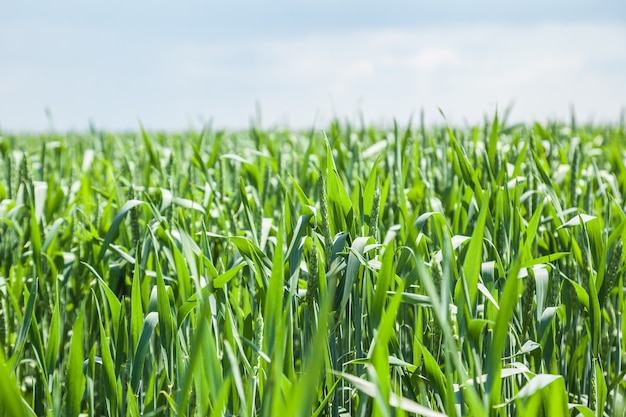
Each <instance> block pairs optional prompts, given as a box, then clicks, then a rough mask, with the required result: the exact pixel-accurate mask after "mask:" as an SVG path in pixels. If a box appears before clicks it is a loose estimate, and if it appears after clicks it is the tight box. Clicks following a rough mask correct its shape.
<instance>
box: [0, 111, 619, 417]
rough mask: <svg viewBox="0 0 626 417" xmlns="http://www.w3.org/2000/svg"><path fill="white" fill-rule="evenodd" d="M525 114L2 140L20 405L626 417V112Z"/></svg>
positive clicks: (9, 351)
mask: <svg viewBox="0 0 626 417" xmlns="http://www.w3.org/2000/svg"><path fill="white" fill-rule="evenodd" d="M503 119H505V118H500V119H499V118H498V116H496V117H490V118H488V120H487V121H486V122H485V123H484V124H481V125H476V126H466V127H463V128H457V127H445V126H444V127H424V125H423V124H420V123H416V124H414V125H409V126H402V127H400V126H398V125H396V124H392V125H390V127H388V128H383V127H376V126H372V127H370V126H367V125H357V124H350V123H347V122H340V121H334V122H332V123H331V124H330V125H328V126H327V127H326V128H325V129H311V130H310V131H291V130H287V129H279V128H275V129H261V128H258V127H254V126H253V127H251V128H250V129H249V130H246V131H240V132H234V131H220V130H215V129H212V128H208V127H207V128H206V129H204V130H202V131H199V132H198V131H195V132H194V131H188V132H185V133H180V134H174V133H158V132H150V131H146V130H143V129H140V128H138V129H137V132H134V133H109V132H100V131H97V130H95V129H93V130H92V131H91V132H86V133H84V134H72V133H67V134H59V133H49V134H42V135H37V136H35V135H31V136H28V135H11V134H0V151H1V155H0V156H1V159H0V415H1V416H11V417H16V416H35V415H38V416H50V417H52V416H70V417H74V416H246V417H248V416H249V417H255V416H265V417H271V416H279V417H281V416H289V417H292V416H331V417H337V416H384V417H391V416H413V415H423V416H429V417H435V416H444V415H445V416H476V417H487V416H542V415H543V416H550V417H558V416H583V417H591V416H596V417H600V416H621V415H624V413H625V412H626V411H625V410H626V379H625V377H626V356H625V353H626V341H625V339H624V334H625V330H626V329H625V327H626V321H625V320H624V312H625V311H626V296H625V293H624V271H625V265H624V264H625V262H624V249H623V240H624V235H625V233H626V228H625V225H626V213H625V209H624V204H625V202H624V198H625V197H626V166H625V164H626V146H625V144H626V131H625V128H624V125H623V123H621V124H619V123H615V124H612V125H599V124H598V125H582V124H581V125H577V123H576V121H575V120H574V119H573V120H571V121H568V122H567V123H560V122H550V123H546V124H520V125H510V124H508V123H506V121H503Z"/></svg>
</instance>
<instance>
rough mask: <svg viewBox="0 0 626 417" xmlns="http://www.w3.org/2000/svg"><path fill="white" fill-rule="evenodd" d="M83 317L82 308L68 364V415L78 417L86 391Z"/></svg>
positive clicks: (73, 329) (73, 328)
mask: <svg viewBox="0 0 626 417" xmlns="http://www.w3.org/2000/svg"><path fill="white" fill-rule="evenodd" d="M83 319H84V310H83V309H82V308H81V310H80V312H79V314H78V317H77V318H76V321H75V322H74V325H73V326H72V339H71V342H70V354H69V358H68V365H67V397H66V416H68V417H77V416H78V415H79V414H80V412H81V400H82V398H83V394H84V393H85V375H84V374H83V360H84V356H83Z"/></svg>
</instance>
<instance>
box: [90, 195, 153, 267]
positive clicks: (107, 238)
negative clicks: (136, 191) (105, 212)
mask: <svg viewBox="0 0 626 417" xmlns="http://www.w3.org/2000/svg"><path fill="white" fill-rule="evenodd" d="M141 204H146V202H145V201H141V200H129V201H127V202H126V204H124V205H123V206H122V208H121V209H120V210H119V211H118V212H117V214H116V215H115V217H114V218H113V223H111V226H110V227H109V230H108V231H107V233H106V235H104V241H103V242H102V247H101V248H100V254H99V255H98V261H97V263H100V262H101V261H102V259H104V255H105V253H106V251H107V249H108V248H109V245H110V244H111V242H113V239H114V238H115V234H116V233H117V229H118V228H119V227H120V223H122V221H123V220H124V217H125V216H126V213H128V212H129V211H130V210H131V209H133V208H135V207H137V206H138V205H141Z"/></svg>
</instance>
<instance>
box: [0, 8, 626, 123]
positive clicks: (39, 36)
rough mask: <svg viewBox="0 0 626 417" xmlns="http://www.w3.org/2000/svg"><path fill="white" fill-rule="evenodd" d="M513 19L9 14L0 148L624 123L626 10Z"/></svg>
mask: <svg viewBox="0 0 626 417" xmlns="http://www.w3.org/2000/svg"><path fill="white" fill-rule="evenodd" d="M507 3H508V2H502V1H498V2H496V1H484V0H475V1H472V2H465V1H450V0H440V1H436V2H435V1H428V2H426V1H416V0H413V1H408V0H387V1H385V2H383V1H367V0H361V1H352V0H347V1H327V0H317V1H298V0H291V1H286V0H284V1H279V0H266V1H263V2H259V1H249V0H246V1H228V2H227V1H211V0H204V1H199V0H189V1H178V2H173V1H159V0H152V1H142V0H136V1H132V2H125V1H119V0H109V1H106V2H104V1H84V0H83V1H70V0H56V1H54V2H41V1H31V0H21V1H15V2H10V1H4V2H0V134H1V133H2V132H46V131H50V130H55V131H68V130H78V131H80V130H87V129H88V128H89V127H90V125H93V126H95V127H96V128H99V129H106V130H129V129H131V130H136V129H138V128H139V125H140V123H141V124H143V126H145V127H146V128H148V129H151V130H184V129H189V128H191V129H199V128H202V126H204V125H205V124H206V123H208V122H210V123H212V125H213V126H215V127H220V128H232V129H238V128H246V127H247V126H249V124H250V123H251V120H253V119H254V120H259V119H260V120H261V123H262V124H263V126H265V127H277V126H288V127H292V128H310V127H312V126H317V127H323V126H324V124H325V123H328V121H329V120H330V119H331V118H333V117H338V118H340V119H342V120H344V119H345V120H349V121H353V122H357V121H360V120H361V118H363V119H364V120H366V121H367V122H369V123H377V124H383V125H385V124H390V123H392V121H393V119H394V118H395V119H396V120H398V121H399V122H400V123H406V122H408V121H409V119H410V118H413V119H417V118H419V115H420V112H423V113H424V115H425V118H426V121H427V122H429V123H433V124H442V123H444V122H446V121H447V122H448V123H451V124H457V125H458V124H460V125H466V124H471V123H479V122H482V121H483V120H484V118H485V117H488V118H490V117H492V116H493V114H494V112H495V111H496V110H498V112H499V113H502V112H504V111H505V110H506V109H510V121H511V122H520V121H521V122H531V121H540V122H545V121H548V120H554V119H563V120H569V118H570V115H571V113H572V109H573V111H574V114H575V115H576V116H577V119H579V120H581V121H585V122H587V121H588V122H617V121H619V119H620V116H621V115H622V114H623V111H624V109H625V108H626V2H625V1H623V0H611V1H594V2H592V1H579V0H568V1H560V0H554V1H539V0H528V1H526V2H515V3H513V2H511V4H510V5H508V4H507ZM440 111H441V112H443V114H444V115H445V120H444V116H442V114H441V112H440Z"/></svg>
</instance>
